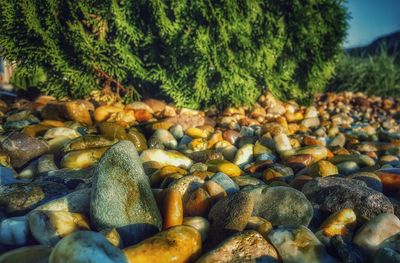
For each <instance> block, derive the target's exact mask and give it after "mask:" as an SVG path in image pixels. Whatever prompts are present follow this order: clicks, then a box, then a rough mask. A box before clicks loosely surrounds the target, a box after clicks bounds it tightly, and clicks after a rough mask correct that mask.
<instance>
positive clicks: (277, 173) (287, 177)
mask: <svg viewBox="0 0 400 263" xmlns="http://www.w3.org/2000/svg"><path fill="white" fill-rule="evenodd" d="M293 175H294V174H293V170H292V168H290V167H287V166H284V165H282V164H279V163H274V164H271V165H269V166H268V168H267V169H266V170H265V171H264V172H263V178H264V181H265V182H266V183H270V182H272V181H284V182H289V181H291V180H292V179H293Z"/></svg>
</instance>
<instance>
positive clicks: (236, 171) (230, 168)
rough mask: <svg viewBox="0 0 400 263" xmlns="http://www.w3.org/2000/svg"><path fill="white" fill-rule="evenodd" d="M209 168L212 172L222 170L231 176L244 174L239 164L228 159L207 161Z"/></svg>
mask: <svg viewBox="0 0 400 263" xmlns="http://www.w3.org/2000/svg"><path fill="white" fill-rule="evenodd" d="M207 166H208V170H209V171H211V172H221V173H224V174H226V175H228V176H229V177H236V176H240V175H241V174H242V171H241V170H240V168H239V166H237V165H236V164H234V163H231V162H229V161H226V160H211V161H209V162H207Z"/></svg>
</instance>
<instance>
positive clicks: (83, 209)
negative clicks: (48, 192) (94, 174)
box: [33, 188, 91, 216]
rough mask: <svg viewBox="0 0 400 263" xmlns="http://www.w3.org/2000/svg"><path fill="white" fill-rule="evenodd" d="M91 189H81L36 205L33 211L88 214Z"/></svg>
mask: <svg viewBox="0 0 400 263" xmlns="http://www.w3.org/2000/svg"><path fill="white" fill-rule="evenodd" d="M90 194H91V189H90V188H87V189H81V190H77V191H75V192H72V193H70V194H67V195H65V196H63V197H60V198H57V199H54V200H52V201H49V202H47V203H44V204H43V205H40V206H38V207H36V208H35V209H34V210H33V211H65V212H71V213H81V214H85V215H87V216H88V215H89V209H90Z"/></svg>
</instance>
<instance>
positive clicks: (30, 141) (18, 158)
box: [1, 133, 49, 168]
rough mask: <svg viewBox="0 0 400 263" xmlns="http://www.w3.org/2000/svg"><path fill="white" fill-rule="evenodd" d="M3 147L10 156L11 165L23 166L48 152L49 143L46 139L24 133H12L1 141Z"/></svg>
mask: <svg viewBox="0 0 400 263" xmlns="http://www.w3.org/2000/svg"><path fill="white" fill-rule="evenodd" d="M1 148H2V149H3V150H4V151H5V152H6V153H7V155H8V156H9V157H10V160H11V165H12V166H13V167H15V168H21V167H22V166H23V165H25V164H26V163H27V162H29V161H30V160H32V159H33V158H35V157H38V156H40V155H42V154H44V153H46V152H47V151H48V150H49V145H48V144H47V143H46V141H44V140H40V139H37V138H33V137H31V136H29V135H26V134H24V133H12V134H10V135H9V136H8V137H7V138H6V139H5V140H4V141H3V142H2V143H1Z"/></svg>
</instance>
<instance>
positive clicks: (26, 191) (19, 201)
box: [0, 182, 68, 214]
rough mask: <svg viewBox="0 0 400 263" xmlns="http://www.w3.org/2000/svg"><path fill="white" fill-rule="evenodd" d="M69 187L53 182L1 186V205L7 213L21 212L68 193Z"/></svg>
mask: <svg viewBox="0 0 400 263" xmlns="http://www.w3.org/2000/svg"><path fill="white" fill-rule="evenodd" d="M67 193H68V189H67V188H66V187H65V186H64V185H61V184H56V183H51V182H33V183H17V184H12V185H7V186H4V187H2V188H0V207H3V208H4V210H3V211H6V212H7V213H10V214H21V213H26V212H28V211H30V210H32V209H33V208H35V207H37V206H39V205H42V204H44V203H46V202H48V201H51V200H53V199H56V198H58V197H61V196H63V195H66V194H67Z"/></svg>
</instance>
